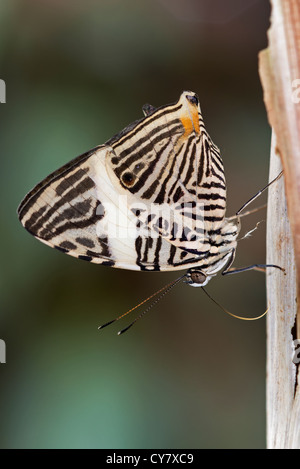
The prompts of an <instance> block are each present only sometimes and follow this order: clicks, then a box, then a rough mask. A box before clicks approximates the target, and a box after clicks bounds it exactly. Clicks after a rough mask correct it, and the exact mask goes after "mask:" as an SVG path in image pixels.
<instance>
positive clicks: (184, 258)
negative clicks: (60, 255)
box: [18, 145, 194, 271]
mask: <svg viewBox="0 0 300 469" xmlns="http://www.w3.org/2000/svg"><path fill="white" fill-rule="evenodd" d="M109 152H110V148H109V147H107V146H105V145H103V146H100V147H97V148H95V149H93V150H91V151H89V152H87V153H85V154H83V155H81V156H79V157H78V158H76V159H75V160H73V161H71V162H70V163H68V164H67V165H65V166H63V167H62V168H60V169H59V170H57V171H55V172H54V173H52V174H51V175H50V176H48V177H47V178H46V179H45V180H44V181H42V182H41V183H39V184H38V185H37V186H36V187H35V188H34V189H33V190H32V191H31V192H30V193H29V194H28V195H27V196H26V197H25V198H24V200H23V201H22V203H21V204H20V206H19V209H18V215H19V218H20V221H21V222H22V224H23V225H24V227H25V228H26V229H27V230H28V231H29V232H30V233H31V234H32V235H33V236H35V237H36V238H37V239H39V240H40V241H42V242H44V243H45V244H47V245H49V246H51V247H55V248H57V249H58V250H60V251H62V252H65V253H67V254H69V255H71V256H74V257H77V258H79V259H83V260H87V261H90V262H94V263H99V264H104V265H110V266H113V267H119V268H125V269H130V270H149V271H151V270H180V269H183V268H185V267H186V265H187V266H189V264H191V265H193V264H194V261H193V256H191V255H188V253H183V252H182V251H181V250H176V248H174V246H172V245H171V244H170V243H168V242H167V241H165V240H163V239H162V238H161V237H160V236H157V234H156V233H152V234H151V233H150V232H146V233H144V232H143V230H142V229H140V227H139V226H137V225H140V222H139V220H138V219H137V217H136V215H135V214H134V213H133V212H132V211H130V210H128V207H127V204H126V200H122V196H120V194H119V193H118V191H117V190H116V188H115V187H114V186H113V184H112V182H111V181H110V179H109V177H108V175H107V172H106V160H107V157H108V153H109ZM189 259H190V261H189Z"/></svg>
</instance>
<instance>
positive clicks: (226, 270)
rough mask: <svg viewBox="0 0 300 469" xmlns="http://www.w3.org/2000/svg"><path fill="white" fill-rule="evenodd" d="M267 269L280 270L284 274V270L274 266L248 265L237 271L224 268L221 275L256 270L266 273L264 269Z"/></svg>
mask: <svg viewBox="0 0 300 469" xmlns="http://www.w3.org/2000/svg"><path fill="white" fill-rule="evenodd" d="M269 267H273V268H275V269H280V270H281V271H282V272H285V269H283V268H282V267H280V266H279V265H275V264H253V265H249V266H247V267H241V268H239V269H232V268H229V269H228V268H226V269H225V270H223V272H222V275H231V274H239V273H240V272H246V271H247V270H257V271H259V272H266V269H267V268H269Z"/></svg>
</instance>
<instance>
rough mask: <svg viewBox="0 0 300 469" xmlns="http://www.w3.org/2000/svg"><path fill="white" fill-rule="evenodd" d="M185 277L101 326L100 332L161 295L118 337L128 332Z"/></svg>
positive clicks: (120, 332)
mask: <svg viewBox="0 0 300 469" xmlns="http://www.w3.org/2000/svg"><path fill="white" fill-rule="evenodd" d="M184 277H185V274H184V275H181V276H180V277H178V278H177V279H176V280H173V282H170V283H168V284H167V285H165V286H164V287H163V288H161V289H160V290H158V291H157V292H155V293H153V294H152V295H150V296H149V297H148V298H146V299H145V300H143V301H141V303H139V304H137V305H136V306H134V308H131V309H129V310H128V311H126V313H123V314H121V315H120V316H118V317H117V318H115V319H113V320H112V321H109V322H106V323H105V324H103V325H102V326H99V327H98V330H99V329H103V328H104V327H106V326H109V325H110V324H113V323H114V322H116V321H119V319H122V318H124V317H125V316H127V314H129V313H131V312H132V311H134V310H135V309H137V308H139V307H140V306H142V305H143V304H145V303H146V302H147V301H149V300H151V298H154V297H155V296H157V295H159V294H160V293H161V295H160V296H159V297H158V298H156V299H155V301H153V303H151V304H150V306H148V308H147V309H145V311H143V312H142V313H141V314H140V315H139V316H137V317H136V318H135V319H134V320H133V321H132V322H131V323H130V324H129V326H127V327H125V328H124V329H122V330H121V331H119V332H118V335H121V334H123V333H124V332H126V331H127V330H128V329H130V327H131V326H133V324H135V323H136V322H137V321H138V319H140V318H141V317H143V316H144V314H146V313H147V312H148V311H149V310H150V309H151V308H152V307H153V306H154V305H156V304H157V303H158V302H159V301H160V300H161V299H162V298H163V297H164V296H165V295H166V294H167V293H168V292H169V291H170V290H171V289H172V288H173V287H175V285H177V284H178V283H179V282H180V281H181V280H182V279H183V278H184Z"/></svg>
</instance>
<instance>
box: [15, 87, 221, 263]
mask: <svg viewBox="0 0 300 469" xmlns="http://www.w3.org/2000/svg"><path fill="white" fill-rule="evenodd" d="M144 113H145V115H146V117H144V118H143V119H141V120H140V121H137V122H135V123H133V124H131V125H130V126H128V127H127V128H126V129H124V130H123V131H122V132H121V133H120V134H118V135H116V136H115V137H113V138H112V139H111V140H109V141H108V142H107V143H106V144H105V145H102V146H99V147H96V148H94V149H93V150H91V151H89V152H87V153H85V154H83V155H81V156H79V157H78V158H76V159H75V160H72V161H71V162H70V163H68V164H67V165H65V166H63V167H62V168H60V169H59V170H57V171H55V172H54V173H52V174H51V175H50V176H48V177H47V178H46V179H45V180H44V181H42V182H41V183H40V184H38V185H37V186H36V187H35V188H34V189H33V190H32V191H31V192H30V193H29V194H28V195H27V196H26V197H25V199H24V200H23V202H22V203H21V205H20V207H19V209H18V213H19V218H20V220H21V222H22V224H23V225H24V226H25V228H26V229H27V230H28V231H29V232H30V233H31V234H33V235H34V236H35V237H36V238H37V239H39V240H41V241H43V242H44V243H46V244H47V245H49V246H52V247H55V248H57V249H59V250H61V251H63V252H66V253H68V254H70V255H72V256H75V257H78V258H80V259H84V260H88V261H91V262H95V263H99V264H106V265H111V266H114V267H120V268H127V269H132V270H180V269H184V268H189V267H191V266H193V265H195V264H197V265H199V262H200V261H201V265H203V266H204V267H205V262H206V261H205V259H206V258H208V256H209V255H210V252H209V251H210V249H211V238H210V237H211V235H212V234H213V233H218V232H219V231H220V227H221V226H222V223H223V221H224V215H225V204H226V189H225V180H224V172H223V165H222V161H221V158H220V156H219V153H218V149H217V147H215V146H214V144H213V143H212V142H211V140H210V138H209V136H208V134H207V133H206V131H205V128H204V124H203V120H202V116H201V112H200V107H199V102H198V99H197V97H196V95H195V94H194V93H192V92H184V93H183V94H182V95H181V97H180V99H179V101H178V102H177V103H175V104H173V105H168V106H163V107H161V108H158V109H155V108H153V107H152V106H151V109H150V108H149V109H148V108H147V109H146V110H145V111H144ZM170 207H171V210H170ZM214 255H216V253H215V254H214Z"/></svg>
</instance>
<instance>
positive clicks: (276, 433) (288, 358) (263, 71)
mask: <svg viewBox="0 0 300 469" xmlns="http://www.w3.org/2000/svg"><path fill="white" fill-rule="evenodd" d="M271 22H272V24H271V28H270V30H269V47H268V49H266V50H264V51H262V52H261V53H260V57H259V59H260V75H261V80H262V84H263V89H264V99H265V104H266V108H267V112H268V118H269V122H270V124H271V126H272V128H273V138H272V148H271V167H270V178H274V176H276V175H277V174H278V173H279V172H280V169H281V164H282V167H283V169H284V181H285V190H284V186H283V179H282V180H280V181H279V182H278V183H276V185H274V187H272V188H271V189H270V197H269V207H268V226H267V231H268V233H267V262H268V263H274V264H279V265H280V266H282V267H284V268H285V269H286V276H285V277H284V278H283V276H282V275H278V274H279V272H273V273H268V276H267V292H268V303H269V307H270V314H269V318H268V342H267V353H268V354H267V372H268V376H267V430H268V435H267V440H268V447H269V448H300V395H299V387H298V385H297V379H296V378H297V377H296V375H297V371H298V366H297V365H298V361H299V362H300V357H299V360H298V356H297V352H296V351H295V349H296V347H297V346H298V343H297V339H300V304H299V302H298V303H297V297H298V298H300V297H299V292H300V284H299V279H300V2H299V0H272V18H271ZM279 156H280V159H281V162H280V159H279ZM285 195H286V200H287V209H286V202H285ZM287 213H288V216H287ZM296 279H298V281H297V280H296ZM297 308H298V310H297Z"/></svg>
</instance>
